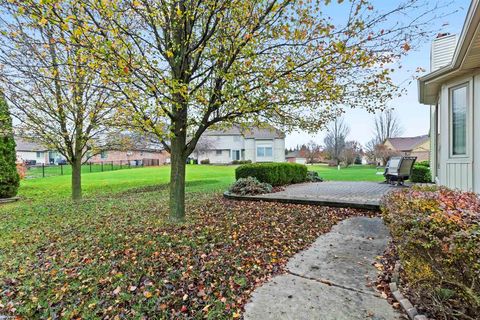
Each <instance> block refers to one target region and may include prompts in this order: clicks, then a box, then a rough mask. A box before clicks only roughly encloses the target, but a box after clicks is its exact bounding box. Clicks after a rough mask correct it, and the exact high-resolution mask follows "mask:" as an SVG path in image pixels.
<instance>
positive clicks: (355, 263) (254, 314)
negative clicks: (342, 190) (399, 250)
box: [245, 217, 401, 320]
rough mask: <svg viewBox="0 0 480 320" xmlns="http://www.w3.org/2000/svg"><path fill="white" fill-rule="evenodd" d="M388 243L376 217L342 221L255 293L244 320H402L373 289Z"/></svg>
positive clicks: (380, 221) (291, 260)
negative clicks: (379, 259)
mask: <svg viewBox="0 0 480 320" xmlns="http://www.w3.org/2000/svg"><path fill="white" fill-rule="evenodd" d="M388 240H389V234H388V230H387V229H386V227H385V225H384V224H383V222H382V220H381V219H380V218H367V217H354V218H350V219H347V220H344V221H342V222H341V223H339V224H338V225H336V226H334V227H333V228H332V231H331V232H329V233H327V234H325V235H322V236H321V237H319V238H318V239H317V241H315V243H313V245H312V246H311V247H310V248H309V249H307V250H305V251H303V252H300V253H298V254H297V255H295V256H294V257H293V258H292V259H290V261H289V262H288V264H287V269H288V272H287V273H286V274H283V275H279V276H277V277H275V278H273V279H272V280H271V281H270V282H268V283H266V284H264V285H263V286H261V287H259V288H257V289H256V290H255V291H254V293H253V296H252V299H251V301H250V302H249V303H248V304H247V305H246V307H245V319H246V320H266V319H295V320H300V319H309V320H313V319H321V320H354V319H370V320H387V319H388V320H390V319H401V318H400V314H399V313H397V312H396V311H395V310H394V309H393V308H392V307H391V306H390V305H389V304H388V302H387V301H386V300H385V299H383V298H381V297H380V296H379V294H378V293H377V292H375V290H374V287H375V285H374V281H375V279H376V276H377V270H376V268H375V267H374V266H373V265H372V263H373V262H374V261H375V258H376V257H377V256H378V255H381V254H382V253H383V251H384V249H385V248H386V246H387V242H388Z"/></svg>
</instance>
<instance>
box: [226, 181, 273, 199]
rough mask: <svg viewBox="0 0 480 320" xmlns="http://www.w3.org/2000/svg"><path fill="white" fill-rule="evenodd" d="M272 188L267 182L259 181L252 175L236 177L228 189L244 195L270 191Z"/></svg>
mask: <svg viewBox="0 0 480 320" xmlns="http://www.w3.org/2000/svg"><path fill="white" fill-rule="evenodd" d="M272 189H273V188H272V186H271V185H270V184H268V183H264V182H260V181H258V180H257V179H256V178H253V177H247V178H240V179H238V180H237V181H236V182H235V183H234V184H233V185H232V186H231V187H230V189H229V190H228V191H230V192H231V193H235V194H240V195H242V196H244V195H254V194H262V193H270V192H272Z"/></svg>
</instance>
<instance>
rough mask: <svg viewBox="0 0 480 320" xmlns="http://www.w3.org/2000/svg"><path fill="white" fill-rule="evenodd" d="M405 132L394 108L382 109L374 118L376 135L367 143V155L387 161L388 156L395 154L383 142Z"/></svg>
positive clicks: (374, 159)
mask: <svg viewBox="0 0 480 320" xmlns="http://www.w3.org/2000/svg"><path fill="white" fill-rule="evenodd" d="M402 132H403V128H402V126H401V124H400V121H399V120H398V117H397V116H396V115H395V113H394V111H393V110H392V109H387V110H385V111H382V112H381V113H380V114H379V115H377V116H376V117H375V118H374V136H373V138H372V139H371V140H370V141H369V142H368V143H367V144H366V150H367V156H368V157H369V158H370V160H373V161H378V160H381V162H382V163H384V164H385V163H386V161H387V160H388V158H390V157H391V156H393V155H395V152H393V151H390V150H389V149H388V148H387V147H385V146H384V145H383V144H384V143H385V141H386V140H387V139H389V138H394V137H398V136H399V135H401V134H402Z"/></svg>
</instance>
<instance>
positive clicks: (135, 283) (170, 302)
mask: <svg viewBox="0 0 480 320" xmlns="http://www.w3.org/2000/svg"><path fill="white" fill-rule="evenodd" d="M189 198H190V199H191V200H189V202H188V217H187V219H188V223H187V224H184V225H173V224H168V223H166V222H165V221H166V219H165V218H166V214H167V206H166V204H167V202H166V194H165V193H164V192H162V191H161V190H156V189H155V188H153V189H151V190H150V189H149V188H147V189H145V190H135V191H134V192H123V193H120V194H115V195H111V196H109V197H105V196H101V197H98V198H90V199H87V200H84V201H83V202H82V203H81V204H79V205H74V204H72V203H70V202H68V201H63V202H62V201H60V202H58V201H57V202H55V203H51V202H45V203H37V204H35V205H32V206H22V207H20V208H16V209H15V210H14V211H12V213H13V214H12V215H11V216H8V215H6V214H5V211H3V212H1V210H0V213H2V214H1V215H0V224H2V225H3V226H2V232H1V233H0V293H1V296H0V315H1V314H4V315H5V314H7V315H18V316H20V317H21V318H24V319H37V318H41V319H47V318H51V319H70V318H75V319H80V318H81V319H96V318H99V319H100V318H103V319H137V318H138V319H143V318H145V319H163V318H210V319H219V318H220V319H221V318H232V317H233V318H235V317H241V314H242V310H243V306H244V304H245V303H246V302H247V300H248V298H249V296H250V294H251V292H252V290H253V289H254V288H255V287H256V286H257V285H259V284H261V283H262V282H264V281H266V280H268V279H269V277H271V276H272V275H273V274H275V273H279V272H281V271H282V270H283V267H284V265H285V262H286V261H287V259H288V258H289V257H290V256H292V255H293V254H294V253H296V252H297V251H299V250H301V249H303V248H305V247H306V246H308V245H309V244H310V243H312V242H313V241H314V240H315V239H316V238H317V237H318V236H319V235H320V234H322V233H325V232H327V231H328V230H329V229H330V228H331V226H332V225H334V224H335V223H337V222H338V221H339V220H341V219H343V218H345V217H347V216H351V215H359V214H366V213H365V212H361V211H355V210H347V209H333V208H325V207H315V206H303V205H286V204H273V203H260V202H234V201H228V200H224V199H223V198H221V197H220V196H213V195H211V194H200V193H191V194H189Z"/></svg>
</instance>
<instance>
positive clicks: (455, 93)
mask: <svg viewBox="0 0 480 320" xmlns="http://www.w3.org/2000/svg"><path fill="white" fill-rule="evenodd" d="M467 114H468V84H462V85H460V86H458V87H455V88H452V89H450V117H451V121H450V126H451V127H450V130H451V132H452V135H451V153H452V155H454V156H461V155H466V154H467Z"/></svg>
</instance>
